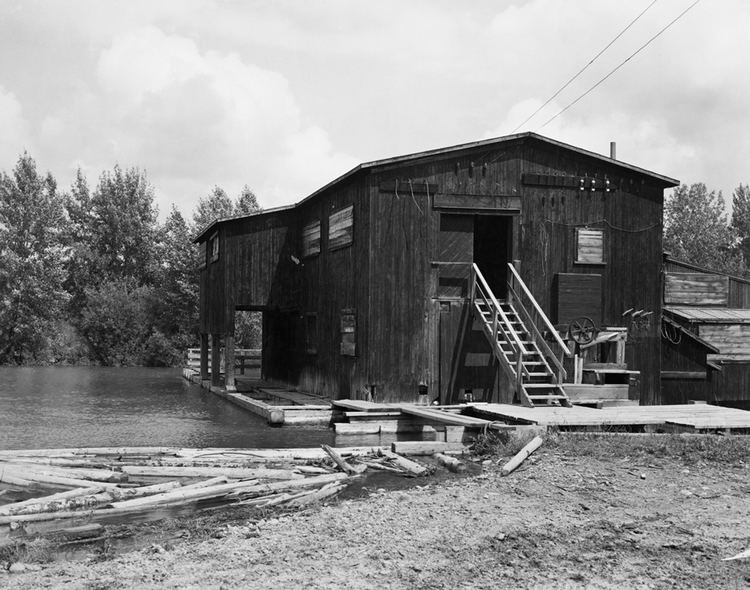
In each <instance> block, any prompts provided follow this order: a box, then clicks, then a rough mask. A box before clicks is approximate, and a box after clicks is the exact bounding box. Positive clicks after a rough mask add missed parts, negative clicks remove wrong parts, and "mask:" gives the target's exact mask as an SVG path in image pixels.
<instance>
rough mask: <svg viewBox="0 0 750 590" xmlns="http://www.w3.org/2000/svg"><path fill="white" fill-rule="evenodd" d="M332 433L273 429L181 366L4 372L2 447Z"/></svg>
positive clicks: (291, 438) (285, 442)
mask: <svg viewBox="0 0 750 590" xmlns="http://www.w3.org/2000/svg"><path fill="white" fill-rule="evenodd" d="M332 441H333V435H332V433H331V431H330V430H328V429H326V428H314V427H308V428H304V427H293V428H292V427H288V428H270V427H269V426H268V425H267V424H266V423H265V421H264V420H262V419H260V418H258V417H256V416H255V415H253V414H250V413H249V412H247V411H246V410H243V409H240V408H238V407H236V406H234V405H232V404H230V403H228V402H226V401H225V400H223V399H221V398H218V397H217V396H215V395H213V394H211V393H209V392H207V391H205V390H203V389H201V388H200V387H198V386H197V385H193V384H191V383H188V382H187V381H185V380H184V379H183V378H182V376H181V375H180V372H179V370H176V369H144V368H124V369H123V368H105V367H43V368H27V367H22V368H15V367H6V368H0V449H24V448H47V447H92V446H185V447H208V446H211V447H297V446H316V445H319V444H321V443H327V444H332Z"/></svg>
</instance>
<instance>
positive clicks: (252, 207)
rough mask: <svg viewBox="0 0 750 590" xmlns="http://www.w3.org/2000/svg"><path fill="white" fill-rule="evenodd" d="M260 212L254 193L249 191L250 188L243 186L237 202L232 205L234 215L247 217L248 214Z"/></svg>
mask: <svg viewBox="0 0 750 590" xmlns="http://www.w3.org/2000/svg"><path fill="white" fill-rule="evenodd" d="M256 211H260V205H259V204H258V197H256V196H255V193H254V192H253V191H251V190H250V187H249V186H247V185H245V186H243V187H242V191H241V192H240V196H239V197H237V202H236V203H235V205H234V214H235V215H247V214H249V213H255V212H256Z"/></svg>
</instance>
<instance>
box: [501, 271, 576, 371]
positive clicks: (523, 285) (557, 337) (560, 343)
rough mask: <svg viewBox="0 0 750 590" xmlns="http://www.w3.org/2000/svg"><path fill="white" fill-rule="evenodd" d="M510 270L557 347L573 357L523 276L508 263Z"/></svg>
mask: <svg viewBox="0 0 750 590" xmlns="http://www.w3.org/2000/svg"><path fill="white" fill-rule="evenodd" d="M508 268H509V269H510V272H511V276H512V277H513V278H514V279H515V281H516V282H517V283H518V285H519V286H520V287H521V291H522V292H523V294H524V295H525V296H526V297H527V298H528V299H529V301H530V302H531V305H532V307H533V308H534V311H536V312H537V314H539V317H540V318H541V319H542V322H543V323H544V327H545V328H546V329H547V330H548V331H549V333H550V334H552V337H553V338H554V340H555V342H557V345H558V346H559V347H560V348H561V349H562V352H563V354H564V355H565V356H567V357H568V358H570V357H572V356H573V353H572V352H570V350H569V349H568V347H567V345H566V344H565V342H564V341H563V339H562V338H560V334H559V333H558V332H557V330H555V327H554V326H553V325H552V322H550V321H549V318H548V317H547V314H545V313H544V311H542V308H541V306H540V305H539V303H537V300H536V299H534V296H533V295H532V294H531V291H529V288H528V287H527V286H526V283H524V282H523V279H522V278H521V275H519V274H518V271H517V270H516V268H515V267H514V266H513V264H511V263H508Z"/></svg>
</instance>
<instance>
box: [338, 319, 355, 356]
mask: <svg viewBox="0 0 750 590" xmlns="http://www.w3.org/2000/svg"><path fill="white" fill-rule="evenodd" d="M356 327H357V316H356V314H355V312H354V310H353V309H342V310H341V355H342V356H356V352H357V333H356Z"/></svg>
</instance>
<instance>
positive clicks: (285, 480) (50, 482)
mask: <svg viewBox="0 0 750 590" xmlns="http://www.w3.org/2000/svg"><path fill="white" fill-rule="evenodd" d="M368 466H373V467H375V466H377V467H376V468H382V469H388V470H391V471H396V472H398V473H401V474H404V475H409V476H413V475H423V474H424V473H425V472H426V470H425V469H424V468H423V467H422V466H421V465H419V464H418V463H416V462H414V461H410V460H408V459H405V458H404V457H401V456H400V455H397V454H395V453H391V452H390V451H387V450H385V449H382V448H380V447H346V448H337V449H333V448H331V447H328V446H327V445H323V448H321V449H314V448H305V449H182V448H159V447H130V448H89V449H44V450H32V451H26V450H24V451H0V489H1V491H2V492H3V493H0V546H2V545H5V544H8V543H13V542H15V541H16V540H18V539H22V538H24V537H29V536H36V535H54V534H58V533H60V532H61V531H66V530H70V529H72V528H74V527H81V526H89V527H91V526H93V525H99V526H101V525H102V524H107V523H117V524H122V523H127V522H139V521H144V520H155V519H159V518H164V517H166V516H170V515H172V514H174V512H170V510H182V509H187V510H201V509H207V508H215V507H217V506H225V505H229V504H232V505H242V506H277V505H287V506H296V507H299V506H305V505H308V504H310V503H313V502H319V501H321V500H324V499H326V498H330V497H332V496H334V495H336V494H338V493H339V492H340V491H341V490H343V489H344V488H345V487H346V486H347V485H348V484H349V483H350V482H351V481H352V480H353V479H354V478H356V477H358V476H359V475H360V474H361V473H362V472H363V471H364V470H366V469H367V467H368Z"/></svg>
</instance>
